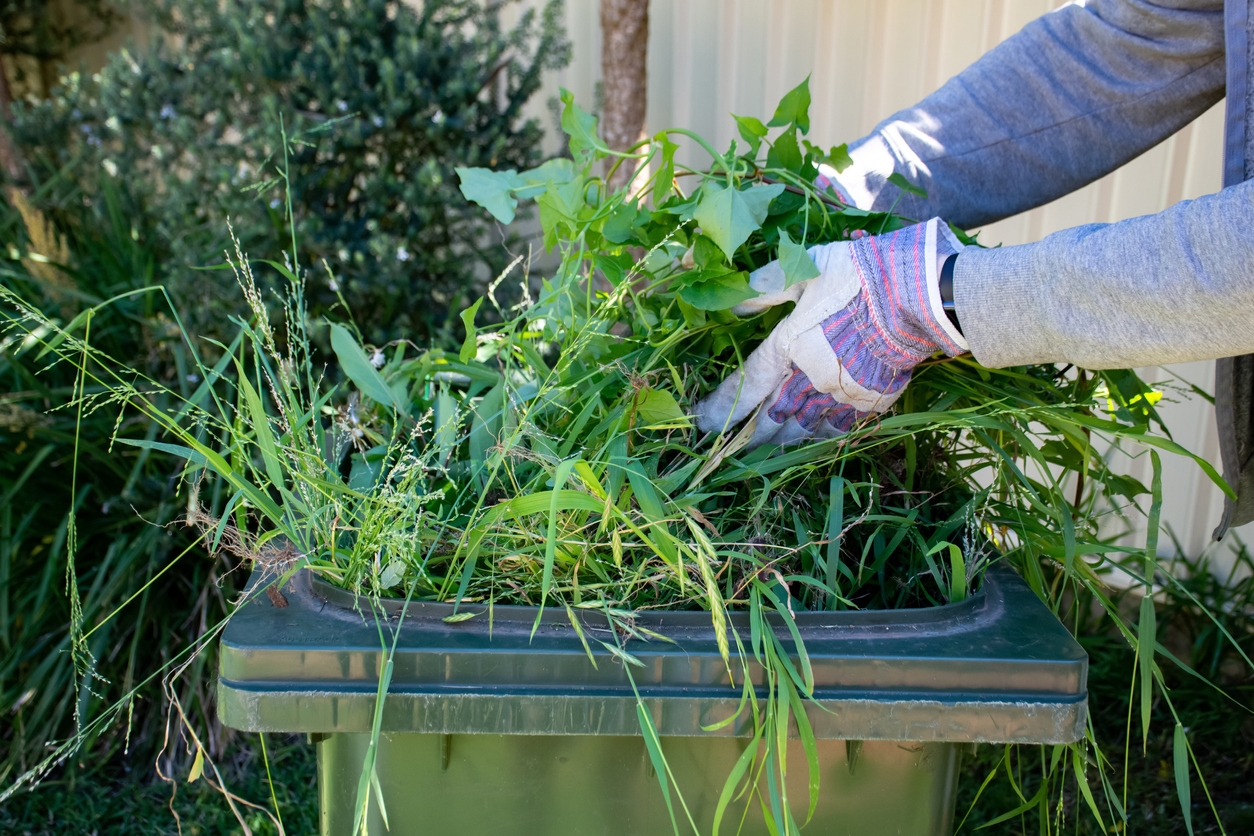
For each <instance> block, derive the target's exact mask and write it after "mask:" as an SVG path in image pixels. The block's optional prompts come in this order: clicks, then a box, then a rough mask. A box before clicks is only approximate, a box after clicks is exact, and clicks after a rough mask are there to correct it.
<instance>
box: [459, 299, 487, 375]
mask: <svg viewBox="0 0 1254 836" xmlns="http://www.w3.org/2000/svg"><path fill="white" fill-rule="evenodd" d="M482 304H483V297H482V296H480V297H479V298H478V299H476V300H475V303H474V304H473V305H471V306H470V307H469V308H467V309H466V310H464V311H462V314H461V316H462V324H463V325H465V326H466V339H464V340H462V350H461V353H460V354H459V355H458V358H457V359H459V360H461V361H462V362H463V363H468V362H470V361H471V360H472V359H473V358H474V356H475V348H476V346H477V344H478V343H477V340H476V339H475V314H477V313H479V306H480V305H482Z"/></svg>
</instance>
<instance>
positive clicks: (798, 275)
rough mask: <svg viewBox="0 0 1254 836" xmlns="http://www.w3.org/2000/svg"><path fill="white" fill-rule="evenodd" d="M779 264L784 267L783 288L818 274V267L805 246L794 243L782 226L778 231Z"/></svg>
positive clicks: (815, 276)
mask: <svg viewBox="0 0 1254 836" xmlns="http://www.w3.org/2000/svg"><path fill="white" fill-rule="evenodd" d="M779 266H780V267H782V268H783V269H784V287H785V288H789V287H792V286H793V285H794V284H796V283H797V282H803V281H805V280H806V279H814V278H817V277H818V275H819V268H818V267H817V266H815V264H814V259H812V258H810V254H809V253H808V252H806V248H805V247H803V246H801V245H800V244H797V243H795V242H794V241H793V240H792V238H790V237H789V236H788V230H786V229H782V228H781V229H780V231H779Z"/></svg>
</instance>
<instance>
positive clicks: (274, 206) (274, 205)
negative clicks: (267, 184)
mask: <svg viewBox="0 0 1254 836" xmlns="http://www.w3.org/2000/svg"><path fill="white" fill-rule="evenodd" d="M270 208H271V209H277V208H279V199H278V198H277V197H276V198H275V199H274V200H272V201H270Z"/></svg>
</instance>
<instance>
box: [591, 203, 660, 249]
mask: <svg viewBox="0 0 1254 836" xmlns="http://www.w3.org/2000/svg"><path fill="white" fill-rule="evenodd" d="M648 222H649V213H648V212H644V211H641V210H640V209H639V208H637V207H636V205H635V204H634V203H622V204H619V205H618V206H616V207H614V211H613V212H611V213H610V216H609V218H607V219H606V221H605V225H604V226H603V227H601V234H602V235H604V236H605V240H607V241H610V242H612V243H615V244H626V243H627V242H628V241H630V240H631V239H632V238H633V237H635V233H636V230H637V229H638V228H640V227H641V226H643V225H644V224H646V223H648Z"/></svg>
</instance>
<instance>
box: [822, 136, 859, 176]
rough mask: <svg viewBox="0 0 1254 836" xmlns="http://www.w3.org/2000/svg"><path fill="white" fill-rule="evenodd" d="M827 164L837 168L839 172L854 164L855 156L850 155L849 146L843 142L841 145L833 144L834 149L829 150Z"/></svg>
mask: <svg viewBox="0 0 1254 836" xmlns="http://www.w3.org/2000/svg"><path fill="white" fill-rule="evenodd" d="M827 164H828V165H830V166H831V167H832V168H834V169H836V173H837V174H840V173H841V172H842V171H844V170H845V169H847V168H849V166H851V165H853V157H851V156H849V146H848V145H847V144H846V143H843V142H842V143H841V144H840V145H833V146H832V150H830V151H828V152H827Z"/></svg>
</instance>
